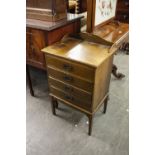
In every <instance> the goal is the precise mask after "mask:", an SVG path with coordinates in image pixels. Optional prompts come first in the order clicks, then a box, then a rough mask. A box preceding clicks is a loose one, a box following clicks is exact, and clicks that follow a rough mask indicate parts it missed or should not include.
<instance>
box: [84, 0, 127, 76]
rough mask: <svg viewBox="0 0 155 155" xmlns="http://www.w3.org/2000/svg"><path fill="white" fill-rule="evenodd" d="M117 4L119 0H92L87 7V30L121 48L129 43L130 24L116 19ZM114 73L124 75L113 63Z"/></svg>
mask: <svg viewBox="0 0 155 155" xmlns="http://www.w3.org/2000/svg"><path fill="white" fill-rule="evenodd" d="M103 2H104V3H103ZM112 2H113V3H112ZM103 4H104V5H103ZM116 6H117V1H110V0H109V1H107V0H106V1H105V0H90V1H89V2H88V8H87V32H89V33H90V34H93V35H95V36H96V37H100V38H102V39H104V40H106V41H108V42H111V44H114V43H117V48H118V49H119V48H120V47H121V46H122V45H123V44H126V43H128V39H129V25H128V24H127V23H120V22H119V21H116V20H114V19H115V16H116V10H117V8H116ZM112 73H113V75H114V76H115V77H116V78H118V79H121V78H123V77H124V75H123V74H122V73H117V67H116V65H113V69H112Z"/></svg>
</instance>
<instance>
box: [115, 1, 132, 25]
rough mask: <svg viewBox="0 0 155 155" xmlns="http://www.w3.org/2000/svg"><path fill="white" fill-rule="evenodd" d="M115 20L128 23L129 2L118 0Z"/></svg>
mask: <svg viewBox="0 0 155 155" xmlns="http://www.w3.org/2000/svg"><path fill="white" fill-rule="evenodd" d="M116 20H118V21H120V22H123V23H129V0H118V3H117V12H116Z"/></svg>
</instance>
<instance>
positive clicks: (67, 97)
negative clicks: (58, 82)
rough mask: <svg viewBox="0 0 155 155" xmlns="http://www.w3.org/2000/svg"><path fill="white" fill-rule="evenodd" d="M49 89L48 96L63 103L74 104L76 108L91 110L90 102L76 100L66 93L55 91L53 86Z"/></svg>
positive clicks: (80, 99)
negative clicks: (56, 98) (52, 96)
mask: <svg viewBox="0 0 155 155" xmlns="http://www.w3.org/2000/svg"><path fill="white" fill-rule="evenodd" d="M49 89H50V94H51V95H54V96H55V97H58V98H60V99H62V100H63V101H67V102H69V103H70V104H74V105H76V106H79V107H82V108H85V109H87V110H90V109H91V102H89V101H88V100H87V101H86V100H83V99H82V98H77V97H75V96H73V95H72V94H69V93H66V92H64V91H62V90H60V89H57V88H55V87H53V86H50V87H49Z"/></svg>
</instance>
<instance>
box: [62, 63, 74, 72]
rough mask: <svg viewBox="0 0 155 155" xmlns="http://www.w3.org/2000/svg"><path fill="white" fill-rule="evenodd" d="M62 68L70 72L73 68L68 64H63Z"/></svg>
mask: <svg viewBox="0 0 155 155" xmlns="http://www.w3.org/2000/svg"><path fill="white" fill-rule="evenodd" d="M63 69H64V70H66V71H68V72H71V71H72V70H73V67H72V66H71V65H68V64H63Z"/></svg>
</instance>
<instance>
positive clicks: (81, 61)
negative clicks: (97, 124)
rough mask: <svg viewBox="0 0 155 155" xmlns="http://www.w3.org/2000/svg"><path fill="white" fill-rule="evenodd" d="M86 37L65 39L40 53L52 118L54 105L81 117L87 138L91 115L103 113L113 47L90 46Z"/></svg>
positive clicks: (91, 43)
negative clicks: (86, 125)
mask: <svg viewBox="0 0 155 155" xmlns="http://www.w3.org/2000/svg"><path fill="white" fill-rule="evenodd" d="M88 37H89V36H86V35H82V34H81V35H80V37H79V38H76V37H71V38H70V37H67V38H64V39H63V40H62V41H61V42H57V43H55V44H54V45H52V46H49V47H46V48H44V49H42V51H43V52H45V57H46V65H47V72H48V82H49V91H50V96H51V98H52V107H53V114H54V115H55V114H56V112H55V108H56V107H58V102H57V100H58V101H61V102H62V103H64V104H66V105H69V106H71V107H73V108H75V109H77V110H80V111H81V112H83V113H85V114H86V115H87V116H88V118H89V132H88V134H89V135H91V130H92V120H93V115H94V114H95V112H96V111H97V110H98V109H99V108H100V106H101V105H102V104H103V103H105V104H104V111H103V112H104V113H105V112H106V107H107V101H108V93H109V84H110V77H111V71H112V63H113V55H114V53H115V51H116V47H112V46H111V45H109V44H108V43H107V44H104V45H101V44H99V43H100V42H98V41H96V43H94V42H90V41H89V38H88Z"/></svg>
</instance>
